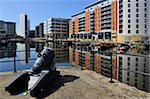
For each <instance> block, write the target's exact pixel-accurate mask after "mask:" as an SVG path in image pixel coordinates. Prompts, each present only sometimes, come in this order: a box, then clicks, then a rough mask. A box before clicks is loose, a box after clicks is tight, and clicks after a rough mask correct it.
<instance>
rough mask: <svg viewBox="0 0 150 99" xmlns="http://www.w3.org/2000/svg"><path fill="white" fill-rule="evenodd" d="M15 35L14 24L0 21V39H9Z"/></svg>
mask: <svg viewBox="0 0 150 99" xmlns="http://www.w3.org/2000/svg"><path fill="white" fill-rule="evenodd" d="M15 33H16V23H14V22H4V21H0V38H6V37H7V38H11V37H14V35H15Z"/></svg>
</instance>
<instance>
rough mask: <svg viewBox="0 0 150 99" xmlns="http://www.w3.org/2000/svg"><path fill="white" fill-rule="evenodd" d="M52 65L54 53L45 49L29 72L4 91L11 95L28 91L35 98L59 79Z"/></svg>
mask: <svg viewBox="0 0 150 99" xmlns="http://www.w3.org/2000/svg"><path fill="white" fill-rule="evenodd" d="M54 65H55V54H54V51H53V50H51V49H47V48H45V49H43V50H42V52H41V53H39V55H38V57H37V59H36V61H35V63H34V64H33V67H32V68H31V70H28V71H26V72H24V73H23V74H20V75H19V76H17V77H16V78H15V79H14V80H13V81H12V82H11V83H10V84H8V85H7V86H6V87H5V90H6V91H8V92H9V93H10V94H12V95H13V94H19V93H21V92H24V91H26V90H28V91H30V95H31V96H32V97H36V96H37V95H38V94H40V93H41V92H42V91H43V89H45V88H46V87H47V85H49V84H51V83H53V81H55V80H57V79H58V78H59V76H60V72H59V71H56V68H55V66H54Z"/></svg>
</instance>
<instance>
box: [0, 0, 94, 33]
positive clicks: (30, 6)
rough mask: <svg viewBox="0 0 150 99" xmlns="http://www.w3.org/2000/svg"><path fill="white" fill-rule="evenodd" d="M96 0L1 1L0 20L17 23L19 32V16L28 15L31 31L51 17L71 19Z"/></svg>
mask: <svg viewBox="0 0 150 99" xmlns="http://www.w3.org/2000/svg"><path fill="white" fill-rule="evenodd" d="M94 1H96V0H0V20H4V21H11V22H16V31H17V32H19V15H20V14H21V13H24V12H25V13H27V15H28V17H29V20H30V29H35V26H37V25H38V24H39V23H41V22H43V21H45V20H47V19H48V18H51V17H59V18H60V17H62V18H70V16H71V15H73V14H75V13H77V12H80V11H83V10H84V7H85V6H87V5H88V4H91V3H93V2H94Z"/></svg>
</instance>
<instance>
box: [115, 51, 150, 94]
mask: <svg viewBox="0 0 150 99" xmlns="http://www.w3.org/2000/svg"><path fill="white" fill-rule="evenodd" d="M117 60H118V62H117V66H118V67H119V68H123V69H118V74H117V77H118V78H117V79H118V80H120V81H121V82H124V83H126V84H129V85H133V86H135V87H137V88H139V89H142V90H145V91H150V76H149V73H150V71H149V70H150V67H149V66H150V57H149V56H147V55H133V54H118V55H117Z"/></svg>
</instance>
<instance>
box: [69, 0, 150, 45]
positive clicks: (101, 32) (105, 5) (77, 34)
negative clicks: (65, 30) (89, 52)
mask: <svg viewBox="0 0 150 99" xmlns="http://www.w3.org/2000/svg"><path fill="white" fill-rule="evenodd" d="M149 4H150V0H98V1H96V2H94V3H92V4H90V5H88V6H86V7H85V9H84V10H83V11H81V12H79V13H77V14H74V15H73V16H72V17H71V19H70V20H69V38H76V39H82V40H91V39H92V40H96V41H110V42H112V41H113V42H121V43H122V42H129V41H130V42H133V43H135V42H139V41H144V42H147V41H150V32H149V31H150V30H149V29H150V28H149V27H150V26H149V25H150V21H149V19H150V15H149V12H150V6H149Z"/></svg>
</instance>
